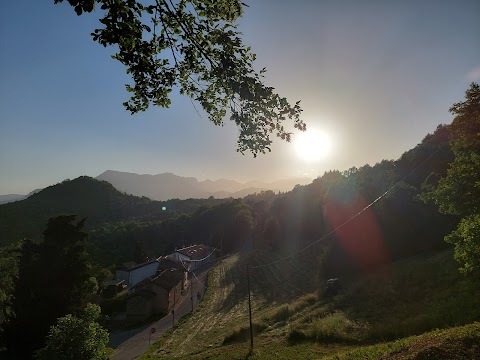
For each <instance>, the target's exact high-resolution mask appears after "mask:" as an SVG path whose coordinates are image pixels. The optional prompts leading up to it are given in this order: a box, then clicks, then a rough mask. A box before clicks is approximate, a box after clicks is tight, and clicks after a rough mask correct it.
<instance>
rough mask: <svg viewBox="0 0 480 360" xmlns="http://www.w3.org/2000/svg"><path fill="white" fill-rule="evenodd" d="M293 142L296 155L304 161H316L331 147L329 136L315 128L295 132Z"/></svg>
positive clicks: (327, 152) (325, 155)
mask: <svg viewBox="0 0 480 360" xmlns="http://www.w3.org/2000/svg"><path fill="white" fill-rule="evenodd" d="M293 144H294V147H295V151H296V153H297V156H298V157H299V158H300V159H302V160H303V161H305V162H316V161H319V160H322V159H324V158H326V157H327V156H328V155H329V154H330V152H331V148H332V141H331V138H330V136H329V135H328V134H327V133H326V132H324V131H321V130H317V129H311V130H307V131H305V132H303V133H297V134H295V137H294V139H293Z"/></svg>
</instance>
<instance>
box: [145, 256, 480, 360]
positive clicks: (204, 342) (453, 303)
mask: <svg viewBox="0 0 480 360" xmlns="http://www.w3.org/2000/svg"><path fill="white" fill-rule="evenodd" d="M260 256H261V257H262V258H263V259H265V256H268V255H266V254H264V255H261V254H259V253H258V252H256V253H254V254H250V255H249V256H234V257H231V258H229V259H226V260H224V261H222V262H221V263H220V264H219V265H217V266H216V267H215V269H214V270H213V271H212V272H211V273H210V277H209V289H208V291H207V293H206V295H205V298H204V300H203V302H202V305H201V306H200V307H199V308H198V309H197V310H196V311H195V312H194V314H193V315H192V316H190V317H189V318H188V319H186V320H184V321H183V322H181V323H180V324H179V325H178V326H177V327H176V328H175V330H174V331H170V332H169V333H167V334H166V335H164V336H163V337H162V338H161V339H160V340H159V341H158V342H157V343H155V344H154V345H153V346H152V347H151V348H150V349H149V351H148V352H147V353H146V354H144V356H143V357H142V358H143V359H153V358H164V359H169V358H189V359H205V358H208V359H244V358H245V357H246V355H247V354H248V352H249V330H248V307H247V296H246V291H245V287H246V284H245V281H246V279H245V277H241V276H234V274H236V275H240V274H241V273H242V272H243V271H245V265H246V264H247V262H248V263H250V264H252V265H254V264H256V263H258V259H259V257H260ZM269 260H274V258H272V257H271V258H269ZM298 265H299V262H288V263H287V264H283V265H280V264H279V265H277V266H272V267H270V268H269V270H265V271H262V272H261V273H255V270H252V276H251V280H252V285H253V286H252V288H253V291H252V293H253V297H252V299H253V323H254V332H255V345H254V354H253V356H251V357H249V358H251V359H292V358H298V359H322V358H331V359H381V358H384V359H385V358H389V359H390V358H391V359H403V358H409V359H410V358H411V359H429V358H432V359H433V358H452V359H455V358H458V359H460V358H462V357H461V355H462V354H464V355H465V354H469V355H472V356H471V357H469V356H467V357H463V358H471V359H477V358H480V349H479V348H478V347H476V348H475V347H474V346H473V344H479V343H480V342H479V341H480V324H478V323H476V324H473V325H468V326H465V327H462V328H452V329H451V330H447V331H436V332H434V333H431V334H427V335H421V336H420V337H410V338H407V339H402V340H400V341H396V342H390V343H385V341H388V340H395V339H400V338H405V337H409V336H413V335H419V334H422V333H424V332H426V331H432V330H434V329H437V328H449V327H453V326H461V325H464V324H469V323H472V322H474V321H476V320H479V319H480V308H479V307H478V303H477V299H478V298H479V297H480V284H479V283H478V281H477V278H476V277H475V276H469V277H465V276H464V275H462V274H460V273H459V272H458V270H457V267H458V265H457V264H456V263H455V261H454V260H453V256H452V250H445V251H442V252H438V253H434V254H431V255H417V256H414V257H411V258H408V259H403V260H399V261H397V262H395V263H393V264H392V265H388V266H385V267H383V268H381V269H378V270H376V271H374V272H371V273H365V274H357V275H355V276H351V277H348V278H343V279H341V284H342V289H341V290H340V291H339V292H338V294H336V295H333V296H329V295H328V294H327V293H326V292H325V289H324V287H323V286H322V285H323V283H324V282H323V281H320V280H319V278H318V277H315V276H313V275H312V273H311V272H309V271H307V270H306V269H299V268H298ZM293 272H296V275H295V276H294V275H293ZM267 277H268V278H269V281H268V283H269V284H270V286H262V285H260V283H261V281H262V280H266V278H267ZM239 279H241V280H239ZM293 279H295V280H293ZM308 288H311V290H312V292H310V293H305V292H304V291H305V289H308ZM300 294H303V295H300ZM282 295H283V296H282ZM372 344H378V345H376V346H373V347H372ZM420 353H421V354H423V355H422V356H423V357H422V356H420V355H419V354H420ZM387 354H389V356H388V357H385V355H387ZM425 354H427V355H428V354H430V356H431V357H426V355H425ZM432 354H433V355H432ZM435 354H437V356H435ZM438 354H454V355H455V356H456V357H455V356H452V357H448V356H447V357H442V356H440V357H438V356H439V355H438ZM390 355H391V357H390ZM402 356H404V357H402ZM408 356H410V357H408ZM432 356H433V357H432ZM459 356H460V357H459Z"/></svg>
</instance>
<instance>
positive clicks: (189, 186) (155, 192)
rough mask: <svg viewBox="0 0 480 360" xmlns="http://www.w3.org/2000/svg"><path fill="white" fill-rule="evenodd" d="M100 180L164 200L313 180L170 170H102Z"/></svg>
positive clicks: (289, 187) (241, 193) (277, 187)
mask: <svg viewBox="0 0 480 360" xmlns="http://www.w3.org/2000/svg"><path fill="white" fill-rule="evenodd" d="M97 179H99V180H104V181H107V182H109V183H111V184H112V185H113V186H114V187H115V188H116V189H118V190H120V191H122V192H126V193H128V194H132V195H136V196H146V197H149V198H150V199H152V200H161V201H164V200H168V199H174V198H178V199H188V198H199V199H202V198H203V199H204V198H208V197H210V196H214V197H217V198H227V197H236V198H239V197H245V196H247V195H249V194H254V193H256V192H257V193H258V192H261V191H265V190H273V191H289V190H292V189H293V187H294V186H295V185H296V184H298V183H301V184H302V185H304V184H307V183H310V182H311V181H312V180H311V179H307V178H296V179H284V180H280V181H276V182H272V183H265V182H261V181H248V182H246V183H241V182H238V181H235V180H231V179H218V180H210V179H206V180H203V181H198V180H197V179H196V178H194V177H184V176H179V175H176V174H173V173H171V172H165V173H161V174H156V175H150V174H136V173H129V172H121V171H114V170H107V171H105V172H103V173H102V174H100V175H99V176H97Z"/></svg>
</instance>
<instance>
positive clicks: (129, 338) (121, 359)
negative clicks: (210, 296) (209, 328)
mask: <svg viewBox="0 0 480 360" xmlns="http://www.w3.org/2000/svg"><path fill="white" fill-rule="evenodd" d="M208 270H209V268H208V269H205V270H202V271H201V272H199V273H198V274H197V278H198V280H200V282H201V283H198V281H197V279H196V278H195V277H193V278H192V282H191V286H192V287H193V288H192V293H193V303H194V304H193V306H194V308H195V307H197V305H198V303H199V302H200V299H197V295H196V294H197V293H198V292H200V294H201V295H202V296H203V293H204V290H205V288H204V287H203V286H202V284H203V285H206V279H207V272H208ZM189 290H190V289H189ZM191 311H192V303H191V300H190V291H188V292H187V291H185V295H184V296H182V298H181V299H180V300H179V301H178V303H177V305H176V306H175V323H177V321H178V320H179V319H180V318H181V317H182V316H184V315H186V314H189V313H190V312H191ZM172 324H173V317H172V315H171V314H169V315H167V316H165V317H164V318H162V319H160V320H158V321H155V322H153V323H151V324H148V325H144V326H142V327H140V328H137V329H133V330H127V331H122V332H115V333H112V334H110V342H109V343H108V346H110V347H112V348H114V349H116V352H115V353H114V354H113V356H112V359H113V360H131V359H135V358H137V357H139V356H140V355H142V354H143V353H144V352H145V351H146V350H147V348H148V346H149V344H148V342H149V337H150V329H151V328H152V327H154V328H155V329H156V332H155V333H153V334H152V335H151V342H152V344H153V342H154V341H156V340H157V339H158V338H160V336H162V334H163V333H164V332H165V331H167V330H168V329H170V328H171V327H172Z"/></svg>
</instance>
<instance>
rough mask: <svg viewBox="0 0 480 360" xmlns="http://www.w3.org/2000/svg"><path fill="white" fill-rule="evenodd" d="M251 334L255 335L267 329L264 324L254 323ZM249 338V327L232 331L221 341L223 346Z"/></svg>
mask: <svg viewBox="0 0 480 360" xmlns="http://www.w3.org/2000/svg"><path fill="white" fill-rule="evenodd" d="M252 327H253V334H254V335H257V334H259V333H261V332H262V331H263V330H265V329H266V328H267V325H266V324H265V323H257V322H254V323H253V324H252ZM249 338H250V326H247V327H246V326H242V327H241V328H238V329H236V330H234V331H233V332H232V333H231V334H230V335H227V336H226V337H225V339H224V340H223V345H227V344H233V343H238V342H243V341H247V340H248V339H249Z"/></svg>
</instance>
